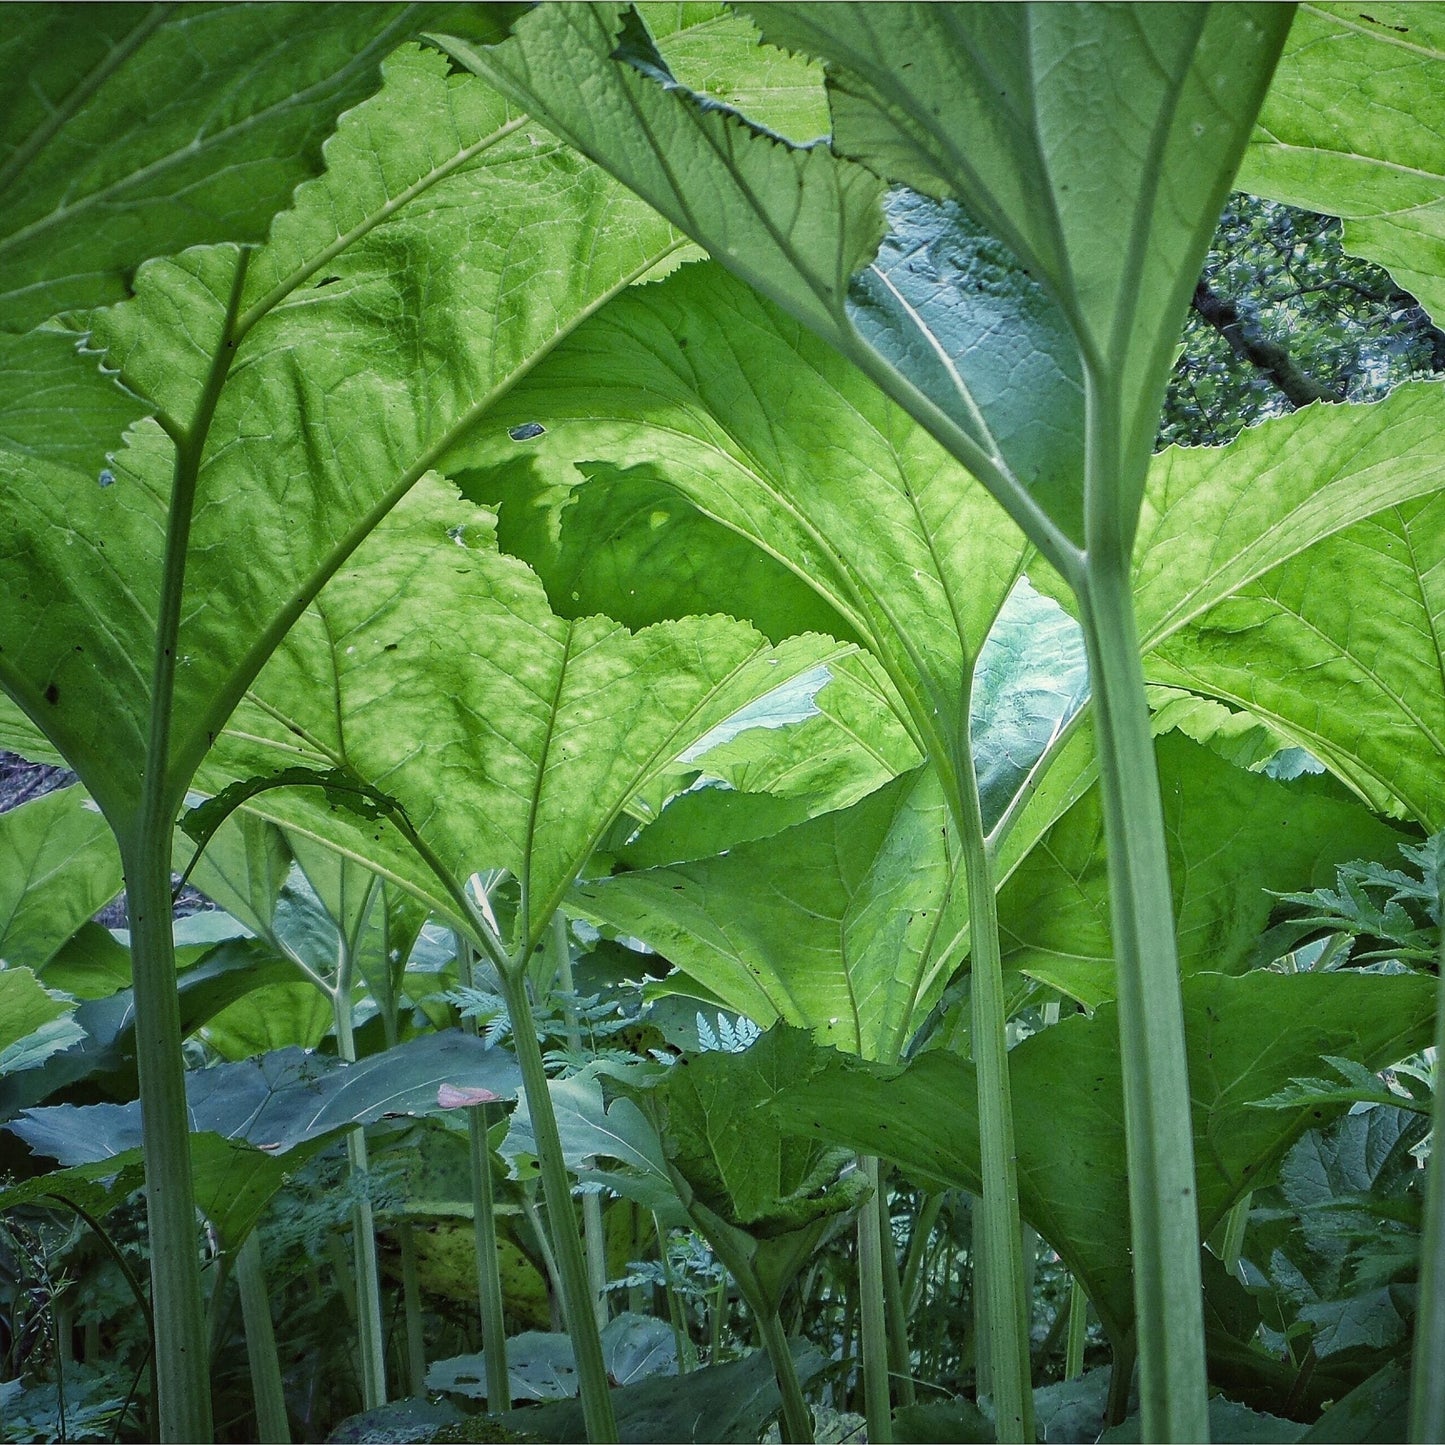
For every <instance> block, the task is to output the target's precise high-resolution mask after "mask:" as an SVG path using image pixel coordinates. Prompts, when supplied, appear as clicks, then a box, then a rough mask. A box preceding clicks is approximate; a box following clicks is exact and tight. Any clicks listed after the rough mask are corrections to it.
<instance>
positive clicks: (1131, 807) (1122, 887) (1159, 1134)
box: [1079, 438, 1208, 1440]
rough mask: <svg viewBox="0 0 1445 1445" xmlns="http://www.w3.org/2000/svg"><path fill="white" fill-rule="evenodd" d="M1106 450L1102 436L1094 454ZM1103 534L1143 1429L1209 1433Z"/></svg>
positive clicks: (1176, 1100)
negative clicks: (1100, 444) (1103, 447)
mask: <svg viewBox="0 0 1445 1445" xmlns="http://www.w3.org/2000/svg"><path fill="white" fill-rule="evenodd" d="M1091 440H1093V438H1091ZM1098 455H1099V452H1098V451H1097V450H1095V448H1091V461H1094V459H1095V458H1096V457H1097V456H1098ZM1095 464H1096V465H1097V464H1098V463H1097V461H1095ZM1101 530H1102V529H1101ZM1099 540H1100V547H1099V550H1098V551H1097V552H1096V553H1094V555H1093V556H1092V557H1091V566H1090V569H1089V576H1088V581H1087V583H1086V585H1085V586H1084V587H1083V588H1082V589H1081V591H1080V593H1079V602H1080V613H1081V621H1082V623H1083V627H1084V635H1085V640H1086V644H1087V647H1088V651H1089V668H1090V677H1091V685H1092V690H1093V698H1094V706H1095V716H1096V722H1095V732H1096V736H1097V739H1098V752H1099V777H1100V791H1101V794H1102V798H1103V805H1104V829H1105V837H1106V840H1107V844H1108V849H1109V899H1110V912H1111V916H1112V923H1113V935H1114V948H1115V954H1116V959H1117V989H1118V1008H1119V1040H1120V1061H1121V1066H1122V1071H1123V1080H1124V1129H1125V1138H1126V1144H1127V1149H1128V1157H1129V1210H1130V1220H1131V1233H1132V1237H1133V1242H1134V1259H1133V1264H1134V1298H1135V1308H1136V1312H1137V1317H1138V1323H1137V1338H1138V1342H1139V1393H1140V1403H1141V1410H1142V1416H1143V1432H1144V1434H1145V1435H1146V1436H1148V1437H1150V1438H1153V1439H1159V1440H1205V1439H1208V1411H1207V1406H1206V1393H1205V1369H1204V1321H1203V1316H1202V1313H1201V1310H1200V1298H1201V1286H1200V1273H1199V1211H1198V1202H1197V1199H1196V1197H1195V1184H1194V1142H1193V1135H1192V1129H1191V1123H1190V1119H1191V1116H1190V1108H1189V1075H1188V1067H1187V1062H1186V1061H1187V1055H1186V1053H1185V1040H1184V1005H1183V997H1182V994H1181V991H1180V987H1179V966H1178V955H1177V953H1176V949H1175V940H1174V903H1173V895H1172V888H1171V884H1170V877H1169V861H1168V853H1167V850H1166V845H1165V838H1164V815H1163V809H1162V807H1161V804H1160V800H1159V779H1158V771H1157V768H1156V765H1155V760H1154V744H1153V738H1152V736H1151V734H1150V727H1149V710H1148V704H1147V702H1146V700H1145V695H1144V673H1143V668H1142V667H1141V665H1140V660H1139V647H1138V641H1137V637H1136V633H1135V626H1134V609H1133V603H1132V598H1131V595H1130V591H1129V570H1128V555H1127V552H1125V551H1123V549H1122V548H1121V547H1119V546H1110V541H1111V539H1110V538H1109V537H1108V536H1107V534H1106V535H1104V536H1101V538H1100V539H1099Z"/></svg>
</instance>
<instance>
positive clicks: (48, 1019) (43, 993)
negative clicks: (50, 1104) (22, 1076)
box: [0, 966, 85, 1075]
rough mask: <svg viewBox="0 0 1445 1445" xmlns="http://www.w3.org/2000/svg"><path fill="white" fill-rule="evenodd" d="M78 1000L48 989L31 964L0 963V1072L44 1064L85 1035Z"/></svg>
mask: <svg viewBox="0 0 1445 1445" xmlns="http://www.w3.org/2000/svg"><path fill="white" fill-rule="evenodd" d="M74 1014H75V1000H74V999H73V998H69V997H67V996H66V995H65V994H62V993H56V992H55V991H54V990H53V989H48V988H46V987H45V985H44V984H42V983H41V982H40V980H39V979H37V978H36V977H35V975H34V974H33V973H32V972H31V971H30V970H29V969H28V968H9V967H4V966H0V1075H4V1074H18V1073H20V1072H21V1071H22V1070H23V1069H33V1068H35V1067H36V1066H37V1065H38V1064H43V1063H44V1062H45V1060H46V1059H48V1058H49V1057H50V1056H51V1054H54V1053H57V1052H58V1051H59V1050H61V1049H66V1048H69V1047H70V1046H71V1044H73V1043H75V1042H77V1041H78V1040H79V1039H82V1038H84V1037H85V1030H84V1029H83V1028H81V1027H80V1025H79V1024H77V1023H76V1022H75V1018H74Z"/></svg>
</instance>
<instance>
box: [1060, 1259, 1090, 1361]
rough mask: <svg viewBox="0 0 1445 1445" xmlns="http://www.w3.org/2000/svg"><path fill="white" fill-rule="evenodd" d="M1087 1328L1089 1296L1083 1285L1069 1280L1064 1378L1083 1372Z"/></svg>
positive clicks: (1075, 1280) (1074, 1280)
mask: <svg viewBox="0 0 1445 1445" xmlns="http://www.w3.org/2000/svg"><path fill="white" fill-rule="evenodd" d="M1088 1329H1089V1297H1088V1295H1086V1294H1085V1293H1084V1286H1083V1285H1081V1284H1080V1283H1079V1281H1078V1280H1077V1279H1076V1278H1075V1279H1071V1280H1070V1281H1069V1333H1068V1337H1067V1343H1066V1344H1065V1346H1064V1379H1066V1380H1074V1379H1077V1378H1078V1377H1079V1376H1080V1375H1082V1374H1083V1373H1084V1342H1085V1340H1086V1339H1087V1337H1088Z"/></svg>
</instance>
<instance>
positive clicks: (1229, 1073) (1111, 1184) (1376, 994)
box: [772, 970, 1435, 1340]
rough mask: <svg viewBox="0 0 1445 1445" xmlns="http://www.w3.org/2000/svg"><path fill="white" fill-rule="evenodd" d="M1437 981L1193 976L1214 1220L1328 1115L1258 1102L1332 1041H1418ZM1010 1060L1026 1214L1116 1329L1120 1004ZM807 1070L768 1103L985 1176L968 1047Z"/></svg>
mask: <svg viewBox="0 0 1445 1445" xmlns="http://www.w3.org/2000/svg"><path fill="white" fill-rule="evenodd" d="M1434 987H1435V984H1434V980H1433V979H1430V978H1425V977H1419V976H1416V977H1386V976H1381V975H1369V974H1360V973H1331V974H1317V975H1310V974H1300V975H1283V974H1277V973H1271V972H1267V971H1262V970H1261V971H1257V972H1254V973H1250V974H1247V975H1245V976H1243V977H1240V978H1229V977H1225V976H1223V975H1219V974H1197V975H1195V976H1194V977H1192V978H1188V979H1186V980H1185V981H1184V1006H1185V1017H1186V1032H1187V1037H1188V1043H1189V1076H1190V1079H1191V1081H1192V1090H1193V1097H1192V1108H1193V1121H1194V1152H1195V1159H1196V1165H1197V1176H1196V1177H1197V1181H1198V1190H1199V1214H1200V1226H1201V1232H1202V1233H1204V1234H1207V1233H1208V1232H1209V1231H1210V1230H1211V1229H1212V1228H1213V1227H1214V1226H1215V1225H1216V1224H1217V1223H1218V1222H1219V1221H1220V1220H1221V1219H1222V1218H1223V1217H1224V1215H1225V1213H1226V1212H1227V1211H1228V1209H1229V1207H1230V1206H1231V1204H1233V1202H1234V1201H1235V1200H1236V1199H1238V1198H1239V1197H1240V1195H1242V1194H1244V1193H1245V1192H1246V1191H1248V1190H1250V1189H1253V1188H1254V1187H1255V1186H1256V1185H1259V1184H1263V1183H1264V1182H1266V1181H1267V1180H1268V1179H1269V1178H1270V1175H1271V1171H1272V1170H1273V1168H1274V1167H1275V1166H1276V1165H1277V1164H1278V1162H1279V1160H1280V1159H1281V1158H1282V1157H1283V1156H1284V1154H1285V1152H1286V1150H1287V1149H1288V1148H1289V1146H1290V1145H1291V1144H1292V1143H1293V1142H1294V1141H1295V1140H1296V1139H1297V1138H1299V1136H1300V1135H1301V1134H1302V1133H1303V1132H1304V1131H1305V1130H1306V1129H1307V1128H1309V1127H1311V1126H1312V1125H1314V1124H1317V1123H1318V1122H1319V1121H1320V1119H1321V1118H1322V1117H1324V1106H1316V1107H1315V1108H1314V1109H1296V1110H1293V1111H1290V1110H1275V1109H1256V1108H1252V1107H1251V1104H1252V1103H1253V1102H1255V1101H1256V1100H1259V1099H1263V1098H1265V1097H1266V1096H1268V1095H1269V1094H1271V1093H1273V1092H1274V1091H1275V1090H1276V1089H1277V1088H1279V1087H1282V1086H1283V1085H1284V1084H1285V1083H1287V1082H1288V1081H1289V1080H1290V1079H1291V1078H1292V1077H1294V1076H1295V1075H1298V1074H1299V1073H1301V1071H1302V1070H1305V1069H1308V1068H1312V1067H1314V1065H1315V1063H1316V1062H1317V1060H1318V1059H1319V1057H1320V1055H1321V1054H1336V1055H1339V1056H1341V1057H1344V1058H1351V1059H1356V1060H1358V1061H1359V1062H1360V1063H1362V1064H1364V1065H1365V1066H1366V1067H1368V1068H1378V1067H1380V1066H1381V1065H1383V1064H1386V1063H1390V1062H1393V1061H1394V1060H1397V1059H1399V1058H1401V1057H1403V1056H1404V1055H1406V1054H1408V1053H1410V1052H1411V1051H1412V1050H1415V1049H1418V1048H1420V1047H1422V1046H1423V1044H1424V1042H1425V1041H1426V1039H1427V1038H1428V1037H1429V1033H1430V1023H1429V1018H1430V1010H1431V999H1432V995H1433V991H1434ZM1009 1062H1010V1074H1011V1078H1012V1089H1013V1098H1014V1110H1015V1128H1016V1134H1017V1141H1018V1154H1019V1159H1018V1164H1019V1194H1020V1205H1021V1208H1022V1211H1023V1215H1024V1218H1025V1219H1027V1220H1028V1221H1029V1222H1030V1223H1031V1224H1033V1225H1034V1227H1035V1228H1037V1229H1038V1231H1039V1232H1040V1233H1041V1234H1042V1235H1043V1236H1044V1238H1045V1239H1047V1240H1048V1242H1049V1243H1050V1244H1051V1245H1053V1247H1054V1248H1055V1249H1056V1250H1057V1251H1058V1252H1059V1254H1060V1255H1061V1256H1062V1257H1063V1259H1064V1261H1065V1263H1066V1264H1068V1266H1069V1268H1070V1269H1071V1270H1073V1271H1074V1272H1075V1273H1076V1274H1077V1275H1078V1276H1079V1277H1080V1279H1081V1280H1082V1281H1083V1283H1084V1286H1085V1288H1086V1289H1087V1290H1088V1292H1089V1296H1090V1299H1091V1300H1092V1302H1093V1304H1094V1306H1095V1308H1096V1309H1097V1310H1098V1312H1099V1317H1100V1320H1101V1321H1102V1322H1103V1324H1104V1327H1105V1329H1106V1330H1107V1331H1108V1332H1109V1334H1110V1336H1111V1337H1112V1338H1113V1339H1115V1340H1120V1339H1122V1338H1123V1337H1124V1335H1125V1334H1126V1333H1127V1332H1128V1330H1129V1328H1130V1325H1131V1322H1132V1320H1133V1311H1134V1303H1133V1286H1132V1281H1131V1276H1130V1269H1129V1217H1128V1207H1127V1200H1128V1189H1127V1177H1128V1176H1127V1164H1126V1159H1125V1151H1124V1118H1123V1096H1122V1083H1121V1076H1120V1065H1119V1051H1118V1023H1117V1019H1116V1018H1115V1010H1114V1006H1113V1005H1112V1004H1107V1005H1103V1006H1101V1007H1100V1008H1099V1009H1098V1010H1097V1011H1096V1012H1095V1013H1094V1014H1093V1015H1092V1016H1090V1017H1085V1016H1083V1015H1077V1016H1075V1017H1073V1018H1070V1019H1066V1020H1064V1021H1063V1022H1061V1023H1060V1024H1058V1025H1057V1026H1056V1027H1053V1028H1046V1029H1044V1030H1043V1031H1042V1032H1040V1033H1037V1034H1034V1035H1033V1036H1031V1037H1030V1038H1027V1039H1025V1040H1024V1041H1023V1042H1022V1043H1021V1044H1019V1046H1018V1047H1017V1048H1015V1049H1013V1050H1012V1051H1011V1052H1010V1054H1009ZM797 1074H798V1077H797V1081H796V1082H795V1084H794V1086H793V1088H791V1089H790V1090H789V1091H788V1092H787V1093H786V1094H783V1095H780V1096H779V1097H778V1098H777V1099H776V1100H774V1101H773V1104H772V1109H773V1112H774V1113H775V1114H776V1116H777V1117H779V1118H780V1119H783V1120H785V1121H787V1123H788V1125H789V1127H791V1128H796V1129H797V1130H798V1131H799V1132H800V1133H806V1134H809V1135H813V1136H814V1137H816V1136H817V1135H818V1133H819V1132H820V1131H822V1133H823V1134H824V1136H825V1137H831V1138H835V1139H838V1140H840V1141H841V1142H844V1143H847V1144H850V1145H852V1146H853V1147H854V1148H856V1149H858V1150H860V1151H862V1152H868V1153H876V1154H880V1155H882V1156H883V1157H884V1158H889V1159H893V1160H895V1161H896V1162H897V1163H898V1164H900V1165H901V1166H902V1167H903V1168H904V1169H905V1170H906V1171H908V1172H909V1173H910V1174H912V1175H913V1176H914V1177H915V1178H919V1179H922V1180H925V1181H927V1182H929V1183H931V1184H933V1185H934V1186H937V1185H939V1184H947V1185H951V1186H954V1187H960V1188H964V1189H969V1190H971V1191H974V1192H977V1191H978V1190H979V1189H980V1187H981V1183H982V1181H981V1180H980V1178H979V1174H978V1168H979V1165H978V1157H979V1156H978V1117H977V1111H976V1107H975V1104H974V1094H975V1090H974V1077H973V1067H972V1065H971V1064H969V1063H968V1062H967V1061H966V1060H964V1059H961V1058H959V1057H958V1056H957V1055H955V1054H951V1053H949V1052H947V1051H945V1050H935V1051H933V1052H930V1053H927V1054H924V1055H923V1056H922V1057H921V1058H919V1059H917V1060H916V1061H915V1062H913V1063H912V1064H910V1065H908V1066H907V1067H906V1068H904V1069H902V1070H899V1069H898V1068H896V1067H894V1068H885V1067H883V1066H880V1065H870V1064H865V1063H863V1062H861V1061H858V1060H849V1059H846V1058H844V1057H842V1056H837V1055H834V1056H827V1061H826V1062H824V1063H820V1064H815V1065H814V1066H813V1067H812V1068H811V1069H808V1068H799V1069H798V1071H797ZM941 1098H946V1099H948V1100H949V1101H950V1102H949V1107H948V1108H947V1109H940V1108H939V1106H938V1100H939V1099H941Z"/></svg>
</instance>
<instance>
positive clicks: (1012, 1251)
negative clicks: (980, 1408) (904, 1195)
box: [954, 752, 1034, 1445]
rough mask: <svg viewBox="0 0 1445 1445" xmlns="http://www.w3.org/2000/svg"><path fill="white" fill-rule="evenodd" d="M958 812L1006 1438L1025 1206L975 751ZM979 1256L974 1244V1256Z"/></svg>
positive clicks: (1024, 1411)
mask: <svg viewBox="0 0 1445 1445" xmlns="http://www.w3.org/2000/svg"><path fill="white" fill-rule="evenodd" d="M954 773H955V777H956V778H957V779H958V782H959V785H960V786H959V787H958V788H957V789H956V790H955V816H956V818H957V821H958V835H959V846H960V848H961V849H962V851H963V868H964V877H965V880H966V882H967V886H968V936H969V960H970V963H969V980H970V985H971V987H970V993H969V1004H970V1009H971V1012H972V1028H971V1042H972V1045H973V1058H974V1065H975V1067H976V1069H977V1077H978V1137H979V1168H980V1172H981V1173H982V1175H983V1194H982V1196H981V1198H980V1200H979V1205H978V1208H977V1210H976V1211H975V1214H974V1247H975V1250H976V1251H980V1252H981V1254H982V1259H983V1273H982V1275H981V1276H979V1277H977V1279H976V1287H981V1290H982V1295H983V1300H984V1320H983V1323H985V1325H986V1331H987V1339H988V1345H987V1349H988V1358H989V1365H990V1368H991V1372H992V1393H993V1397H994V1404H995V1409H996V1411H997V1429H998V1438H999V1440H1000V1442H1024V1445H1032V1442H1033V1439H1034V1404H1033V1389H1032V1382H1031V1378H1030V1369H1029V1336H1028V1307H1029V1299H1028V1286H1027V1282H1026V1280H1025V1271H1024V1257H1023V1233H1022V1229H1023V1225H1022V1220H1021V1216H1020V1214H1019V1186H1018V1168H1017V1165H1016V1163H1015V1160H1016V1157H1017V1151H1016V1149H1015V1147H1014V1126H1013V1100H1012V1095H1011V1091H1010V1087H1009V1072H1008V1005H1007V1000H1006V998H1005V995H1004V983H1003V952H1002V949H1001V947H1000V944H999V933H998V902H997V898H996V896H995V886H994V868H993V860H992V856H991V854H990V850H989V845H988V843H987V841H986V840H985V835H984V828H983V815H982V810H981V807H980V804H979V796H978V780H977V775H976V774H975V772H974V766H973V759H972V757H971V756H969V755H968V754H967V753H966V752H964V753H963V755H962V756H960V757H958V759H957V761H956V763H955V769H954ZM977 1257H978V1255H977V1253H976V1255H975V1258H977Z"/></svg>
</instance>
